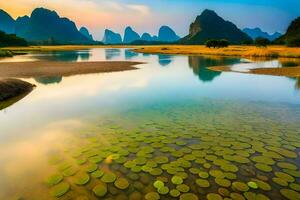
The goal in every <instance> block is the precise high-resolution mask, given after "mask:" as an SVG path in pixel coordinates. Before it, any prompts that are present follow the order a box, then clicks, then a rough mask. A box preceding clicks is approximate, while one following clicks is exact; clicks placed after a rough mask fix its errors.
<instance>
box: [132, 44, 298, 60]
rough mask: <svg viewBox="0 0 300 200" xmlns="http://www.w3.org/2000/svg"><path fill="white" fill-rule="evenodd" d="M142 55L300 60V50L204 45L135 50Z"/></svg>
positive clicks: (151, 47) (281, 47) (283, 47)
mask: <svg viewBox="0 0 300 200" xmlns="http://www.w3.org/2000/svg"><path fill="white" fill-rule="evenodd" d="M134 51H135V52H140V53H162V54H184V55H216V56H234V57H235V56H238V57H244V58H278V57H284V58H300V48H292V47H286V46H268V47H256V46H229V47H227V48H216V49H215V48H207V47H206V46H204V45H166V46H144V47H139V48H136V49H135V50H134Z"/></svg>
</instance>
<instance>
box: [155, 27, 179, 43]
mask: <svg viewBox="0 0 300 200" xmlns="http://www.w3.org/2000/svg"><path fill="white" fill-rule="evenodd" d="M179 39H180V37H179V36H178V35H176V33H175V31H173V29H171V28H170V27H169V26H162V27H160V29H159V31H158V41H164V42H175V41H177V40H179Z"/></svg>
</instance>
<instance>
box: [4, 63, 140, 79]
mask: <svg viewBox="0 0 300 200" xmlns="http://www.w3.org/2000/svg"><path fill="white" fill-rule="evenodd" d="M138 64H143V63H141V62H127V61H124V62H123V61H117V62H106V61H101V62H74V63H71V62H47V61H46V62H44V61H37V62H7V63H0V77H15V78H31V77H35V78H36V77H49V76H72V75H79V74H91V73H105V72H118V71H125V70H135V69H137V68H136V67H134V65H138Z"/></svg>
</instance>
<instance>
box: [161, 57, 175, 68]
mask: <svg viewBox="0 0 300 200" xmlns="http://www.w3.org/2000/svg"><path fill="white" fill-rule="evenodd" d="M172 61H173V56H170V55H161V54H160V55H158V63H159V64H160V65H161V66H162V67H165V66H167V65H169V64H171V63H172Z"/></svg>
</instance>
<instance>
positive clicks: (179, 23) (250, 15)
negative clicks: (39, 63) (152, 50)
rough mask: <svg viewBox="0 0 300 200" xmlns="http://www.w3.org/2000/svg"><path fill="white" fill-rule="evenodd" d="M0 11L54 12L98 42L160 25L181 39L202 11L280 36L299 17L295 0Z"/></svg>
mask: <svg viewBox="0 0 300 200" xmlns="http://www.w3.org/2000/svg"><path fill="white" fill-rule="evenodd" d="M0 7H1V8H2V9H4V10H5V11H7V12H8V13H10V14H11V15H12V16H13V17H14V18H16V17H18V16H23V15H30V13H31V12H32V10H33V8H36V7H46V8H48V9H53V10H56V11H57V12H58V14H59V15H60V16H64V17H68V18H70V19H71V20H73V21H75V22H76V24H77V26H78V27H80V26H86V27H88V28H89V30H90V31H91V32H92V34H93V35H94V37H95V38H96V39H98V40H101V39H102V37H103V30H104V29H105V28H109V29H112V30H114V31H116V32H120V33H121V34H123V31H124V28H125V27H126V26H128V25H130V26H132V27H134V29H136V30H137V32H139V33H140V34H141V33H143V32H149V33H151V34H156V33H157V30H158V29H159V27H160V26H161V25H169V26H171V27H173V28H174V30H175V31H176V32H177V33H178V34H179V35H180V36H185V35H186V34H187V33H188V31H187V30H188V27H189V24H190V22H191V21H192V20H193V19H194V18H195V16H197V15H199V14H200V13H201V12H202V11H203V10H204V9H213V10H215V11H216V12H217V13H219V14H220V15H221V16H222V17H224V18H226V19H228V20H231V21H233V22H234V23H235V24H236V25H237V26H238V27H240V28H245V27H250V28H255V27H261V28H262V29H263V30H265V31H268V32H270V33H273V32H276V31H279V32H284V31H285V30H286V28H287V26H288V23H289V22H290V21H291V20H292V19H294V18H295V17H297V16H298V15H299V14H300V9H299V7H300V1H298V0H285V1H283V0H272V1H270V0H256V1H252V0H189V1H186V0H160V1H159V0H151V1H147V0H63V1H61V0H48V1H44V0H13V1H1V2H0ZM274 22H276V23H274Z"/></svg>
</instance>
